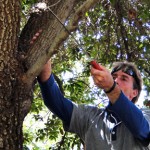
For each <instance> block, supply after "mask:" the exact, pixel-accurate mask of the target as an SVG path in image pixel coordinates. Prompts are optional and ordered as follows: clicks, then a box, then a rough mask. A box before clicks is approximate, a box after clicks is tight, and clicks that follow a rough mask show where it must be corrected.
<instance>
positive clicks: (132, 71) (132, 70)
mask: <svg viewBox="0 0 150 150" xmlns="http://www.w3.org/2000/svg"><path fill="white" fill-rule="evenodd" d="M119 70H122V71H123V72H124V73H126V74H128V75H130V76H132V77H133V78H134V82H133V89H137V90H138V95H137V96H136V97H134V98H133V99H132V102H133V103H136V102H137V101H138V98H139V96H140V93H141V90H142V78H141V74H140V72H139V70H138V69H137V67H136V65H135V64H134V63H132V62H127V61H124V62H115V63H114V64H113V69H112V72H111V74H113V73H115V72H117V71H119Z"/></svg>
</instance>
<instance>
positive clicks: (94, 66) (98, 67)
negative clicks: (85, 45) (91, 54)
mask: <svg viewBox="0 0 150 150" xmlns="http://www.w3.org/2000/svg"><path fill="white" fill-rule="evenodd" d="M49 11H50V12H51V13H52V14H53V16H54V17H55V18H56V19H57V20H58V22H59V23H60V24H61V25H62V26H63V27H64V29H65V30H66V31H67V32H68V34H69V35H71V36H72V38H73V39H74V40H75V42H76V44H77V45H78V46H80V47H81V45H80V43H79V42H78V41H77V40H76V38H75V37H74V35H73V34H72V33H71V32H70V31H69V30H68V29H67V27H66V26H65V25H64V24H63V23H62V22H61V20H60V19H59V18H58V17H57V15H56V14H55V13H54V12H53V11H52V10H51V9H50V8H49ZM84 53H85V54H86V52H85V51H84ZM87 56H88V54H87ZM90 65H92V67H93V68H95V69H97V70H102V69H101V67H100V65H99V64H98V63H97V62H96V60H92V61H90Z"/></svg>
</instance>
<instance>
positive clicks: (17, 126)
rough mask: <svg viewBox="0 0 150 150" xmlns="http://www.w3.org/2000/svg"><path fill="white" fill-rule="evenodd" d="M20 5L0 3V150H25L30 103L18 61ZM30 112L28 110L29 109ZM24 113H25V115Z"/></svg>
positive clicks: (13, 2) (16, 0)
mask: <svg viewBox="0 0 150 150" xmlns="http://www.w3.org/2000/svg"><path fill="white" fill-rule="evenodd" d="M19 14H20V1H19V0H11V1H10V0H1V2H0V16H1V19H0V26H1V28H0V38H1V39H0V149H1V150H5V149H6V150H19V149H22V141H23V138H22V122H23V119H24V117H25V111H24V110H23V109H22V108H21V107H22V105H23V102H25V101H26V100H27V95H29V94H27V95H26V93H25V94H24V93H23V89H24V87H25V86H24V85H23V86H22V84H21V82H20V83H19V76H20V74H22V70H21V67H20V65H19V62H18V61H17V60H16V50H17V41H18V33H19V28H20V27H19V24H20V16H19ZM25 95H26V96H25ZM27 109H28V108H27ZM23 111H24V112H23Z"/></svg>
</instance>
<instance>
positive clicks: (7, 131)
mask: <svg viewBox="0 0 150 150" xmlns="http://www.w3.org/2000/svg"><path fill="white" fill-rule="evenodd" d="M36 2H37V1H35V0H30V1H29V0H22V1H21V3H20V1H19V0H11V1H9V0H5V1H4V0H2V1H1V2H0V14H1V15H0V16H1V19H0V24H1V28H0V38H1V40H0V104H1V107H0V110H1V113H0V115H1V116H0V129H1V130H0V149H3V150H4V149H6V150H11V149H12V150H16V149H17V150H19V149H23V145H22V144H23V133H22V125H23V121H24V118H25V116H26V115H27V114H28V112H29V111H30V109H31V108H32V111H33V112H34V117H35V119H36V120H41V119H43V118H42V117H41V114H40V113H39V112H40V110H41V109H42V108H43V106H42V101H41V99H40V98H39V96H40V94H39V91H38V89H39V87H37V85H36V86H35V83H36V81H35V78H36V76H37V75H38V74H39V72H40V71H41V69H42V66H43V65H44V64H45V63H46V62H47V60H48V59H49V58H50V57H52V56H53V57H52V61H53V68H54V73H55V74H56V75H57V76H56V80H57V81H58V84H59V86H60V88H61V89H62V92H63V93H64V94H65V96H66V97H68V98H70V99H72V100H73V101H74V102H78V103H94V102H95V99H99V100H100V99H102V100H103V101H105V98H104V97H103V93H101V91H97V90H96V88H93V87H92V85H90V84H89V82H90V81H89V78H88V77H89V64H88V62H89V59H88V57H87V55H89V56H90V58H93V59H97V60H98V62H100V63H102V64H103V65H106V66H108V67H109V66H111V64H112V62H113V61H120V60H128V61H133V62H136V64H137V65H138V67H139V69H140V70H141V72H142V75H143V78H144V82H145V85H146V86H145V88H146V90H147V93H149V90H150V89H149V75H150V71H149V70H150V68H149V57H150V55H149V47H150V46H149V31H150V30H149V28H150V25H149V6H150V4H149V1H147V0H144V1H142V2H141V1H139V0H136V1H135V0H134V1H132V0H128V1H124V0H122V1H120V0H111V1H107V0H103V1H98V0H87V1H84V0H82V1H81V0H63V1H61V0H44V1H41V3H36ZM35 3H36V4H35ZM94 4H96V5H94ZM30 5H32V9H29V8H30ZM89 9H90V10H89ZM88 10H89V11H88ZM29 16H30V17H29ZM83 18H84V19H83ZM81 19H82V21H81ZM20 24H21V26H20ZM62 24H64V25H65V26H66V27H64V26H63V25H62ZM75 30H76V32H72V31H75ZM37 32H38V33H40V36H39V38H38V39H37V40H36V41H33V40H34V39H33V40H32V38H33V36H34V35H35V34H37ZM69 35H70V36H69ZM68 37H69V38H68ZM85 52H86V54H87V55H85ZM60 62H61V63H60ZM77 64H80V68H82V69H78V67H79V65H77ZM108 64H110V65H108ZM75 67H77V68H75ZM75 70H77V71H75ZM66 72H67V73H68V72H70V73H72V74H73V75H72V77H71V78H69V79H67V78H63V77H62V76H64V75H66ZM34 89H35V93H34V95H33V90H34ZM33 96H34V101H32V99H33ZM147 102H148V101H147ZM31 103H32V107H31ZM45 109H46V108H45ZM24 135H25V136H24V138H25V147H26V148H27V147H28V146H27V145H28V143H27V141H29V142H31V141H32V139H33V138H35V137H34V136H32V134H30V133H29V132H25V133H24ZM59 136H62V138H59ZM44 138H47V139H50V141H52V140H53V141H54V140H56V142H55V143H56V144H55V145H51V143H49V145H48V147H50V148H51V149H71V148H72V149H73V148H74V147H78V149H80V147H82V141H80V139H78V138H77V137H76V136H75V137H74V136H71V135H70V134H67V133H65V132H64V131H63V129H62V124H61V122H60V120H59V119H58V118H56V117H55V116H53V115H52V114H51V113H49V115H48V119H47V121H46V122H45V126H44V128H41V129H39V130H37V138H36V140H40V139H41V140H43V139H44ZM45 147H46V145H45ZM33 149H38V146H37V145H36V144H35V145H34V146H33ZM39 149H40V148H39ZM43 149H44V148H43ZM45 149H46V148H45Z"/></svg>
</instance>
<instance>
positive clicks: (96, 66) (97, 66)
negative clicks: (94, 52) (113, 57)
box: [90, 60, 102, 70]
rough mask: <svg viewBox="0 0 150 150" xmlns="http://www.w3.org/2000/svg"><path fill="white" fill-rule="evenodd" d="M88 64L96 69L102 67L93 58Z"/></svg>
mask: <svg viewBox="0 0 150 150" xmlns="http://www.w3.org/2000/svg"><path fill="white" fill-rule="evenodd" d="M90 64H91V65H92V67H93V68H95V69H97V70H102V68H101V67H100V65H99V64H98V63H97V62H96V61H95V60H92V61H91V62H90Z"/></svg>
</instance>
